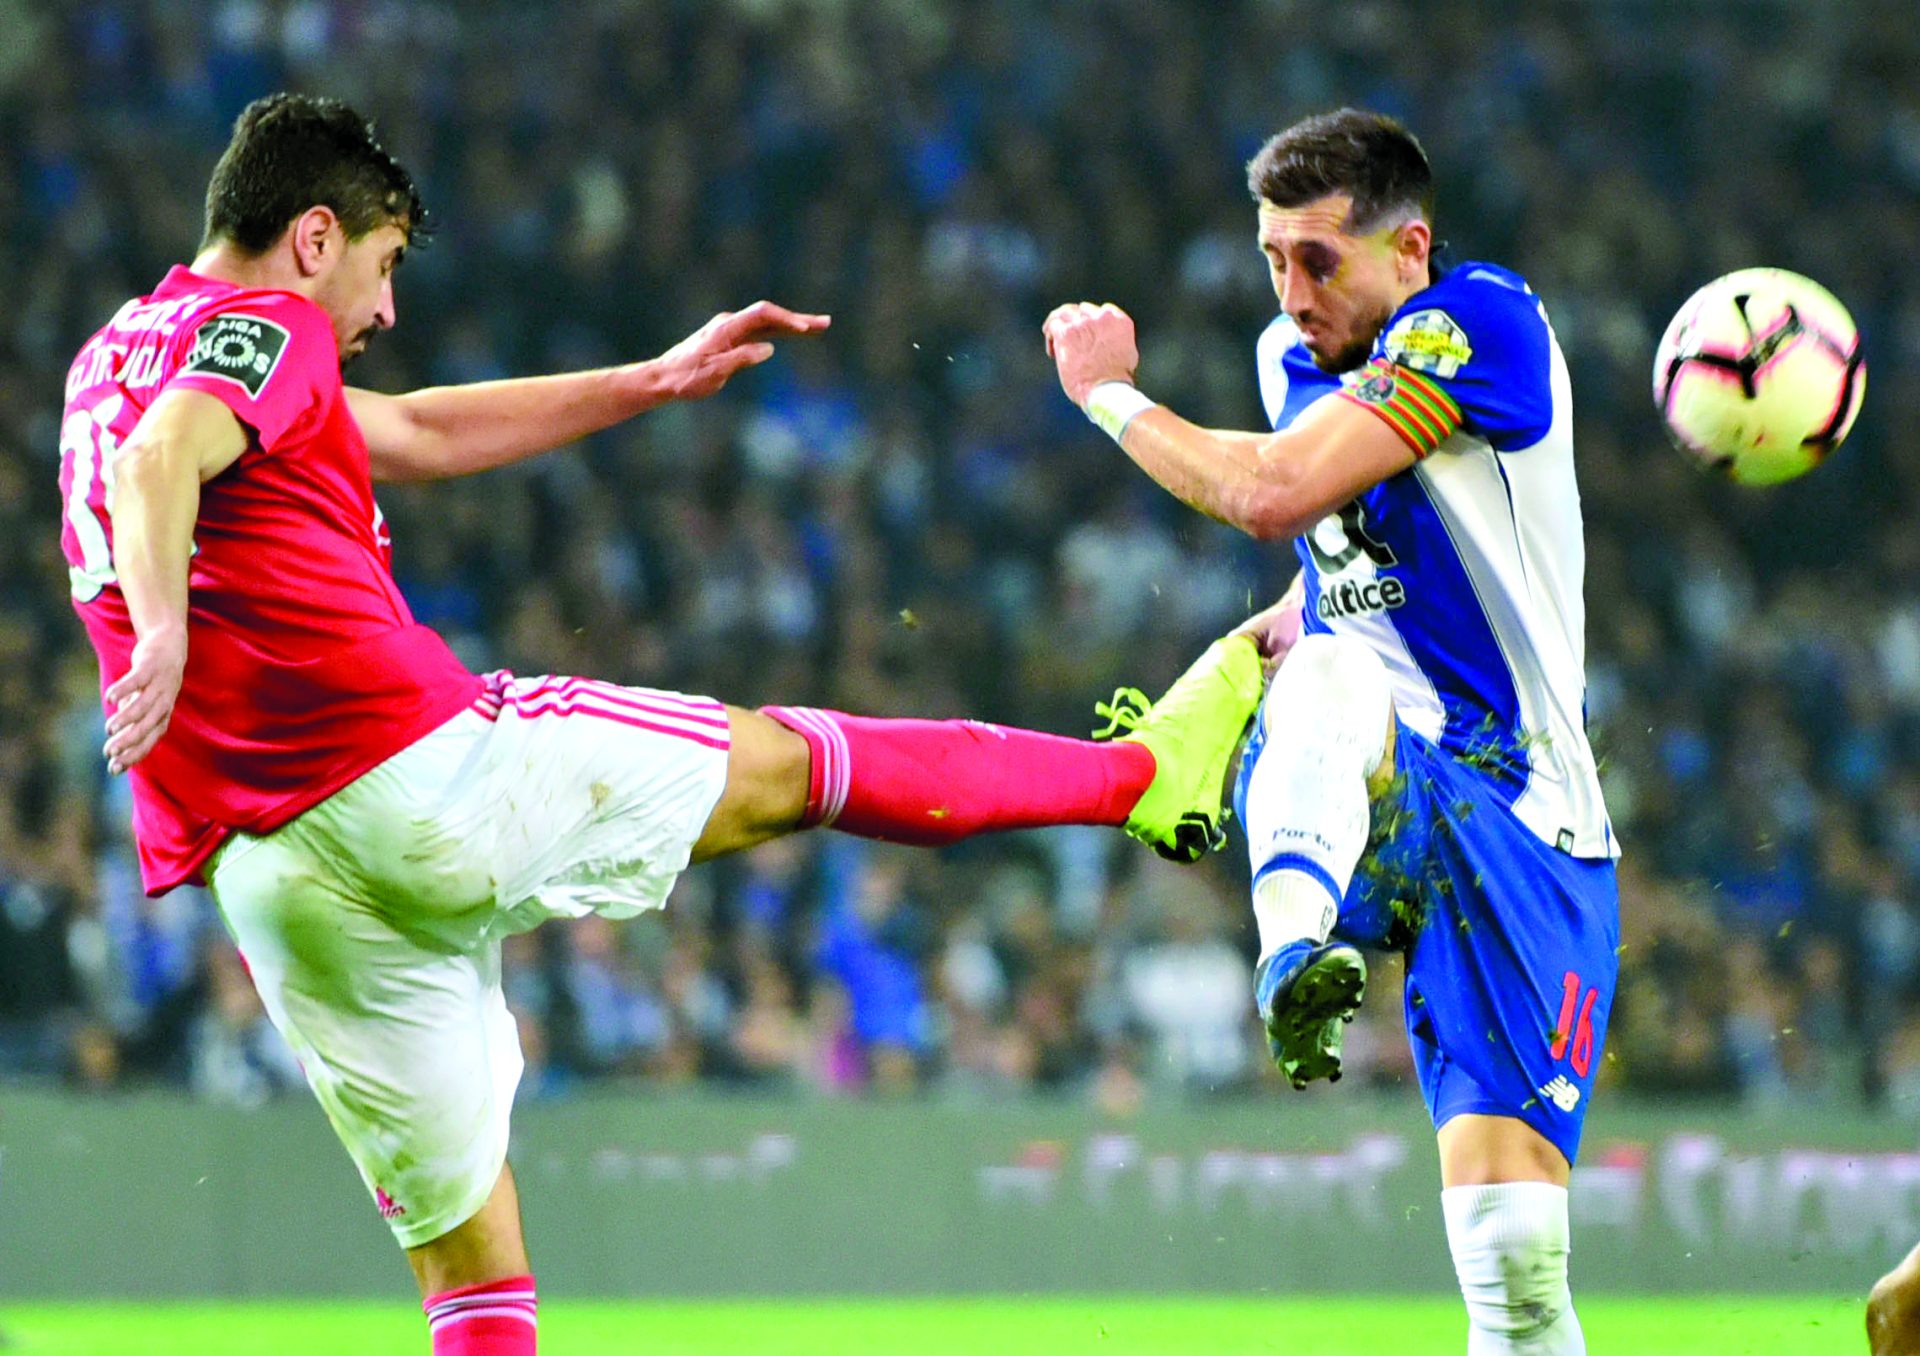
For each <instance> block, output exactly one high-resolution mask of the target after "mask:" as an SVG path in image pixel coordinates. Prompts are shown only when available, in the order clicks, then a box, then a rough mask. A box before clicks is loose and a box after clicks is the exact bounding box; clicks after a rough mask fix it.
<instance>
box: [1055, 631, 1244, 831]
mask: <svg viewBox="0 0 1920 1356" xmlns="http://www.w3.org/2000/svg"><path fill="white" fill-rule="evenodd" d="M1265 686H1266V679H1265V675H1264V674H1262V672H1261V669H1260V652H1259V650H1258V649H1256V648H1255V646H1254V643H1253V640H1252V639H1251V638H1250V637H1247V636H1228V637H1227V638H1226V639H1224V640H1216V641H1215V642H1214V643H1213V644H1211V645H1209V646H1208V647H1207V652H1206V653H1205V654H1203V655H1201V656H1200V658H1199V659H1197V660H1195V661H1194V663H1193V667H1192V668H1189V669H1188V670H1187V671H1186V672H1185V673H1183V674H1181V675H1180V677H1179V678H1177V679H1176V680H1175V681H1174V684H1173V686H1172V687H1170V688H1168V689H1167V692H1166V695H1165V696H1163V697H1162V698H1160V700H1159V701H1157V702H1149V701H1148V700H1147V699H1146V697H1145V696H1143V695H1142V694H1141V692H1140V690H1139V689H1138V688H1131V687H1123V688H1121V689H1119V690H1118V691H1117V692H1115V693H1114V694H1113V700H1112V701H1111V702H1102V703H1100V704H1099V705H1098V706H1096V707H1095V708H1094V710H1095V711H1096V712H1097V713H1098V714H1100V715H1102V716H1105V717H1106V718H1107V725H1106V728H1105V729H1103V730H1098V731H1095V733H1094V736H1093V737H1094V738H1095V739H1111V738H1113V737H1114V736H1115V734H1116V733H1117V732H1118V731H1121V730H1125V731H1126V733H1125V734H1123V735H1120V738H1122V739H1125V740H1129V741H1131V742H1133V743H1135V744H1142V745H1145V746H1146V748H1147V749H1148V750H1149V751H1150V752H1151V753H1152V754H1153V761H1154V775H1153V781H1152V783H1151V784H1150V785H1149V786H1148V787H1147V790H1146V794H1145V795H1143V796H1141V797H1140V803H1139V804H1137V805H1135V806H1134V807H1133V813H1132V814H1130V815H1128V816H1127V825H1126V827H1127V832H1128V833H1129V834H1131V835H1133V836H1134V837H1135V838H1138V839H1139V840H1140V841H1141V842H1143V843H1145V844H1146V845H1147V846H1148V847H1151V848H1152V849H1153V850H1154V851H1155V852H1157V853H1159V854H1160V855H1161V856H1162V857H1165V858H1166V859H1167V860H1168V861H1170V862H1197V861H1199V860H1200V859H1201V858H1202V857H1204V856H1206V854H1207V853H1209V852H1217V851H1219V849H1220V848H1221V847H1223V846H1225V844H1226V841H1227V835H1226V830H1225V827H1224V825H1225V822H1226V817H1227V813H1228V812H1227V810H1226V809H1225V807H1224V806H1223V805H1222V804H1221V801H1222V798H1223V796H1224V795H1225V792H1226V786H1227V773H1228V770H1229V768H1230V767H1231V765H1232V763H1233V753H1234V750H1235V749H1236V748H1238V747H1239V744H1240V737H1241V735H1243V734H1245V733H1246V729H1247V722H1248V721H1249V720H1251V719H1252V718H1253V713H1254V712H1255V711H1256V710H1258V709H1259V706H1260V695H1261V693H1262V692H1263V691H1264V690H1265Z"/></svg>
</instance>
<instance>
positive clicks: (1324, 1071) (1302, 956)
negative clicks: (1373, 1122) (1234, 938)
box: [1253, 937, 1367, 1088]
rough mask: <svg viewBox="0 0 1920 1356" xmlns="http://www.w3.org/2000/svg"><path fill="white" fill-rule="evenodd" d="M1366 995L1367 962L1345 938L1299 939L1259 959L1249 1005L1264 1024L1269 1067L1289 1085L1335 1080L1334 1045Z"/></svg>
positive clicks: (1337, 1058)
mask: <svg viewBox="0 0 1920 1356" xmlns="http://www.w3.org/2000/svg"><path fill="white" fill-rule="evenodd" d="M1366 996H1367V962H1366V959H1365V957H1363V956H1361V954H1360V953H1359V951H1358V950H1356V949H1355V948H1353V947H1351V946H1348V945H1347V944H1346V943H1345V942H1323V943H1321V944H1319V945H1317V946H1316V945H1315V944H1314V942H1313V939H1312V938H1310V937H1303V938H1302V939H1301V940H1299V941H1297V942H1291V943H1289V944H1288V945H1286V946H1283V947H1281V948H1280V949H1279V950H1278V951H1275V952H1274V953H1273V954H1272V955H1269V956H1265V957H1262V958H1261V961H1260V964H1259V965H1258V966H1257V967H1255V969H1254V972H1253V1003H1254V1007H1255V1008H1256V1009H1257V1010H1258V1011H1259V1013H1260V1021H1261V1023H1262V1025H1264V1026H1265V1027H1266V1028H1267V1052H1268V1053H1269V1054H1271V1055H1272V1056H1273V1063H1274V1067H1275V1068H1277V1069H1279V1070H1280V1072H1281V1073H1283V1074H1285V1075H1286V1076H1287V1081H1288V1082H1289V1083H1291V1084H1293V1086H1294V1087H1295V1088H1304V1087H1306V1086H1307V1084H1309V1083H1311V1082H1313V1080H1314V1079H1316V1078H1324V1079H1326V1080H1327V1081H1328V1082H1330V1083H1338V1082H1339V1081H1340V1045H1341V1039H1342V1037H1343V1036H1344V1035H1345V1028H1346V1025H1347V1023H1349V1022H1351V1021H1352V1020H1353V1014H1354V1013H1355V1012H1357V1011H1358V1010H1359V1008H1360V1001H1361V1000H1362V999H1363V998H1365V997H1366Z"/></svg>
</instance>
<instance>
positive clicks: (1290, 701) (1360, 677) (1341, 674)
mask: <svg viewBox="0 0 1920 1356" xmlns="http://www.w3.org/2000/svg"><path fill="white" fill-rule="evenodd" d="M1391 701H1392V689H1391V688H1390V687H1389V686H1388V683H1387V668H1386V665H1384V664H1382V663H1381V662H1380V656H1379V655H1377V654H1375V653H1374V652H1373V649H1372V647H1370V646H1368V645H1366V644H1365V643H1363V642H1361V641H1358V640H1354V639H1353V638H1352V637H1350V636H1333V635H1313V636H1302V637H1300V639H1299V641H1298V642H1297V643H1296V644H1295V645H1294V647H1293V649H1291V650H1290V651H1288V652H1287V658H1286V661H1285V662H1284V663H1282V664H1281V665H1280V670H1279V672H1278V673H1276V674H1275V675H1274V678H1273V684H1272V686H1271V687H1270V688H1269V689H1268V690H1267V708H1268V713H1269V716H1270V717H1271V716H1274V715H1278V714H1281V713H1282V712H1288V713H1296V714H1298V715H1300V716H1302V717H1307V718H1310V717H1311V715H1312V714H1313V713H1316V712H1317V713H1320V714H1324V713H1325V711H1326V710H1327V708H1334V709H1336V710H1337V709H1340V708H1345V707H1349V706H1351V707H1355V708H1364V707H1372V708H1374V709H1375V710H1384V709H1385V708H1386V707H1387V706H1388V705H1389V704H1390V703H1391Z"/></svg>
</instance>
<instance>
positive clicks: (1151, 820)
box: [694, 636, 1261, 861]
mask: <svg viewBox="0 0 1920 1356" xmlns="http://www.w3.org/2000/svg"><path fill="white" fill-rule="evenodd" d="M1260 684H1261V674H1260V657H1259V654H1258V652H1257V651H1256V649H1255V648H1254V644H1253V642H1252V641H1251V640H1249V639H1248V638H1247V637H1245V636H1233V637H1228V638H1227V639H1225V640H1220V641H1216V642H1215V643H1214V644H1213V645H1212V646H1210V647H1209V648H1208V650H1207V651H1206V653H1205V654H1203V655H1202V656H1201V657H1200V658H1199V659H1198V660H1197V661H1195V663H1194V665H1193V666H1192V667H1191V668H1189V669H1188V670H1187V672H1186V673H1185V674H1183V675H1182V676H1181V677H1180V678H1179V679H1178V680H1177V681H1176V682H1175V683H1174V684H1173V686H1172V687H1171V688H1169V689H1168V691H1167V693H1166V695H1165V696H1163V697H1162V698H1161V699H1160V700H1159V701H1158V702H1156V703H1152V704H1149V703H1147V702H1145V701H1144V700H1143V699H1140V698H1139V696H1138V694H1137V693H1129V694H1126V700H1124V701H1121V700H1119V699H1117V700H1116V706H1117V707H1119V708H1120V710H1119V711H1118V714H1114V708H1108V711H1109V714H1110V715H1112V716H1113V719H1112V721H1111V726H1112V728H1113V729H1116V730H1117V729H1124V730H1125V731H1126V733H1125V734H1123V735H1121V737H1119V738H1117V739H1113V740H1110V741H1106V742H1102V741H1097V740H1084V739H1065V738H1062V737H1060V736H1058V735H1049V734H1040V733H1037V732H1035V731H1032V730H1020V729H1013V728H1009V727H1007V726H1001V725H989V724H985V723H983V722H981V721H973V720H882V719H875V718H872V717H867V716H851V715H847V714H845V713H844V712H839V711H823V710H818V709H815V708H812V707H800V706H775V707H768V708H767V709H766V711H765V712H764V714H763V715H754V714H753V713H748V712H734V713H732V721H733V732H734V748H733V751H732V754H731V755H730V759H729V764H728V769H727V790H726V792H725V794H723V796H722V797H721V801H720V804H719V805H718V806H717V807H716V808H715V810H714V813H713V817H712V819H711V820H710V821H709V823H708V826H707V831H706V832H705V833H704V834H703V835H702V837H701V840H700V843H699V844H698V845H697V846H696V847H695V850H694V856H695V858H696V859H698V858H702V857H710V856H715V855H718V854H719V853H722V852H730V851H734V850H736V849H738V848H741V847H746V846H749V845H751V844H752V843H753V842H757V841H760V840H762V839H764V838H768V837H773V836H775V835H777V834H778V833H782V832H788V831H791V830H793V829H795V828H808V827H812V826H814V825H822V826H831V827H833V828H836V829H840V830H843V831H845V832H847V833H852V834H858V835H860V836H861V837H866V838H884V839H888V840H890V841H893V842H897V843H911V844H915V845H919V846H927V847H937V846H940V845H942V844H946V843H953V842H957V841H959V840H960V839H963V838H967V837H971V836H972V835H974V834H977V833H988V832H995V831H1002V830H1008V829H1030V828H1040V827H1044V826H1048V825H1054V824H1106V825H1113V826H1116V827H1124V828H1125V829H1126V831H1127V832H1128V833H1130V834H1132V835H1133V836H1134V837H1135V838H1138V839H1139V840H1141V841H1142V842H1144V843H1148V844H1150V845H1152V846H1153V847H1154V849H1155V850H1156V851H1158V852H1160V853H1161V854H1162V855H1163V856H1167V857H1171V858H1173V859H1175V860H1179V861H1195V860H1198V859H1199V857H1200V856H1202V855H1203V854H1204V853H1205V852H1206V851H1207V850H1208V849H1209V848H1212V847H1215V846H1218V844H1219V842H1220V838H1221V834H1220V823H1221V819H1222V817H1223V810H1222V805H1221V800H1222V793H1223V789H1224V787H1225V784H1226V781H1227V773H1228V768H1229V766H1230V764H1231V763H1232V760H1233V753H1234V750H1235V748H1236V747H1237V746H1238V744H1239V740H1240V736H1241V734H1242V733H1243V732H1244V731H1245V729H1246V726H1247V722H1248V720H1249V719H1250V718H1251V717H1252V715H1253V712H1254V708H1255V707H1256V706H1257V705H1258V704H1259V701H1260ZM767 717H771V719H770V720H769V719H767ZM776 723H777V724H776ZM794 735H797V736H799V738H798V740H795V739H794V738H793V736H794ZM802 741H804V742H802Z"/></svg>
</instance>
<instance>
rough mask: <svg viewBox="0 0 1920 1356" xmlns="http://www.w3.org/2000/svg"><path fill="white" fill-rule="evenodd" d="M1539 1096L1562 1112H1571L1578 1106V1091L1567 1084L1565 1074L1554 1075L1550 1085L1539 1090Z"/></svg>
mask: <svg viewBox="0 0 1920 1356" xmlns="http://www.w3.org/2000/svg"><path fill="white" fill-rule="evenodd" d="M1540 1095H1541V1096H1542V1097H1544V1098H1546V1099H1547V1100H1548V1101H1549V1102H1552V1103H1553V1104H1554V1105H1555V1106H1557V1107H1559V1108H1560V1109H1561V1110H1562V1111H1571V1110H1573V1109H1574V1108H1575V1107H1577V1106H1579V1105H1580V1089H1578V1088H1576V1087H1575V1086H1574V1085H1573V1084H1571V1083H1569V1082H1568V1081H1567V1076H1566V1075H1565V1074H1556V1075H1555V1076H1554V1079H1553V1081H1552V1082H1551V1083H1549V1084H1547V1085H1546V1086H1545V1087H1544V1088H1541V1089H1540Z"/></svg>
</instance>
